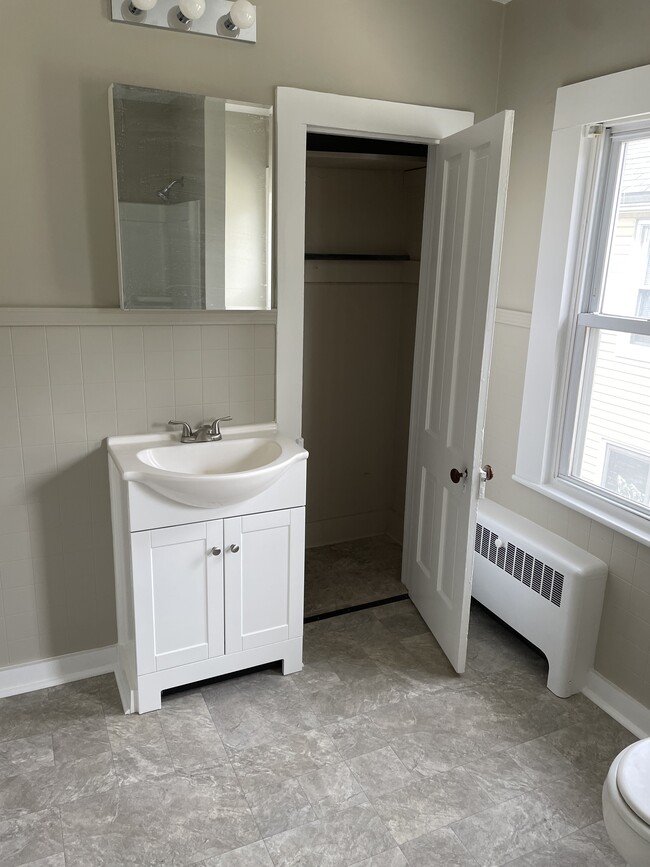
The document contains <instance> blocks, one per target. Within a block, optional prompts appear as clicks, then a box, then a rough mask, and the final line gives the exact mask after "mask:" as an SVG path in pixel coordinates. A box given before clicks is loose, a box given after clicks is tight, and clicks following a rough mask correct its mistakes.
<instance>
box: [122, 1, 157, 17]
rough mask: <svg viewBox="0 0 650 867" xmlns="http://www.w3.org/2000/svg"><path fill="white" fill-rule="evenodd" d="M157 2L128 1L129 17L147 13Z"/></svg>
mask: <svg viewBox="0 0 650 867" xmlns="http://www.w3.org/2000/svg"><path fill="white" fill-rule="evenodd" d="M157 2H158V0H129V4H128V7H127V8H128V10H129V12H130V13H131V15H142V13H143V12H149V10H150V9H153V7H154V6H155V5H156V3H157Z"/></svg>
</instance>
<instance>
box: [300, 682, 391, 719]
mask: <svg viewBox="0 0 650 867" xmlns="http://www.w3.org/2000/svg"><path fill="white" fill-rule="evenodd" d="M307 698H308V701H309V704H310V706H311V709H312V710H313V712H314V714H315V715H316V718H317V719H318V722H319V725H321V726H325V725H330V724H332V723H336V722H340V721H341V720H344V719H349V718H350V717H352V716H358V715H359V714H365V713H369V712H370V711H372V710H376V709H377V708H378V707H382V706H383V705H387V704H398V703H399V702H400V701H402V700H403V698H404V696H403V694H402V693H401V692H400V690H399V689H398V688H397V687H396V686H395V684H393V683H391V681H390V680H389V679H388V678H387V677H386V676H385V675H383V674H380V675H378V676H375V677H368V678H364V679H363V680H358V681H356V682H354V683H341V684H338V685H336V686H332V687H330V688H329V689H319V690H316V691H315V692H310V693H308V694H307Z"/></svg>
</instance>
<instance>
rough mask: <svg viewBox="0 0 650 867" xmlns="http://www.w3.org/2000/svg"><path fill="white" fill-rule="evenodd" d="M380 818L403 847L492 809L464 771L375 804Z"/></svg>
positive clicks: (423, 782)
mask: <svg viewBox="0 0 650 867" xmlns="http://www.w3.org/2000/svg"><path fill="white" fill-rule="evenodd" d="M373 803H374V806H375V808H376V810H377V813H378V814H379V816H380V817H381V818H382V819H383V820H384V822H385V823H386V826H387V828H388V830H389V831H390V833H391V834H392V835H393V837H394V838H395V840H396V841H397V842H398V843H399V844H400V845H401V844H402V843H406V842H407V841H408V840H413V839H415V838H416V837H421V836H422V835H423V834H428V833H429V832H430V831H436V830H437V829H438V828H443V827H444V826H445V825H449V824H450V823H451V822H456V821H458V820H459V819H462V818H464V817H465V816H471V815H472V814H473V813H477V812H479V811H480V810H484V809H485V808H487V807H489V806H490V805H491V803H492V802H491V801H490V799H489V798H488V796H487V795H486V794H485V792H483V791H481V790H480V789H478V788H477V787H476V785H475V782H474V780H473V779H472V778H471V776H470V775H469V774H468V773H467V772H466V771H465V770H464V769H462V768H457V769H456V770H453V771H449V772H448V773H445V774H437V775H436V776H435V777H431V778H430V779H426V780H421V781H419V782H417V783H411V784H410V785H408V786H406V787H405V788H403V789H399V790H398V791H396V792H391V793H390V794H388V795H383V796H382V797H380V798H377V799H375V800H374V801H373Z"/></svg>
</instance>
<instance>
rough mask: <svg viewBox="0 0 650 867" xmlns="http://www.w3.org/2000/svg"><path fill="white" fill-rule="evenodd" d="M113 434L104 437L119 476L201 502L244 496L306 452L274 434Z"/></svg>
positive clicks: (178, 499)
mask: <svg viewBox="0 0 650 867" xmlns="http://www.w3.org/2000/svg"><path fill="white" fill-rule="evenodd" d="M117 439H118V438H115V440H113V441H112V442H111V440H109V449H110V451H111V453H112V454H113V457H114V458H115V459H116V461H117V463H118V465H119V466H120V468H121V470H122V476H123V478H124V479H126V480H127V481H134V482H141V483H142V484H143V485H146V486H147V487H149V488H151V489H152V490H154V491H157V492H158V493H159V494H161V495H162V496H164V497H167V498H168V499H170V500H174V501H175V502H177V503H185V504H186V505H188V506H200V507H203V508H215V507H219V506H226V505H230V504H232V503H236V502H241V501H244V500H249V499H250V498H251V497H254V496H256V495H257V494H260V493H261V492H262V491H264V490H266V489H267V488H268V487H270V486H271V485H272V484H273V483H274V482H275V481H277V480H278V479H279V478H280V477H281V476H282V475H283V474H284V473H285V472H286V470H287V469H288V468H289V467H290V466H291V465H292V464H293V463H295V462H296V461H300V460H306V458H307V452H306V451H305V449H303V448H301V446H299V445H297V444H296V443H295V442H294V441H293V440H291V439H289V438H288V437H282V436H277V435H276V436H248V437H224V438H223V439H222V440H219V441H218V442H207V443H181V442H179V441H178V439H176V438H171V437H164V438H160V437H159V438H149V440H148V441H147V439H148V438H146V437H132V438H125V440H128V441H127V442H124V443H123V444H117V443H116V440H117ZM161 439H162V441H161Z"/></svg>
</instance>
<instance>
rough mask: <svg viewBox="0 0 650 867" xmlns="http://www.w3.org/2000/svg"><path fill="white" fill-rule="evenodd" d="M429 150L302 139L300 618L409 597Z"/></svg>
mask: <svg viewBox="0 0 650 867" xmlns="http://www.w3.org/2000/svg"><path fill="white" fill-rule="evenodd" d="M427 153H428V148H427V146H426V145H423V144H418V143H414V142H401V141H395V140H385V139H368V138H360V137H355V138H351V137H347V136H336V135H327V134H322V133H308V134H307V159H306V194H305V296H304V298H305V306H304V354H303V388H302V432H303V437H304V440H305V446H306V448H307V449H308V450H309V453H310V455H309V472H308V484H307V556H306V571H305V618H306V619H307V620H309V619H313V618H316V617H320V616H322V615H325V614H332V613H333V612H339V611H347V610H355V609H358V608H360V607H362V606H367V605H373V604H378V603H380V602H385V601H386V600H395V599H397V598H403V597H405V594H406V587H405V586H404V584H402V583H401V567H402V539H403V535H404V507H405V496H406V475H407V459H408V445H409V420H410V415H411V389H412V381H413V356H414V347H415V324H416V312H417V300H418V281H419V272H420V250H421V246H422V217H423V207H424V191H425V180H426V165H427Z"/></svg>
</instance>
